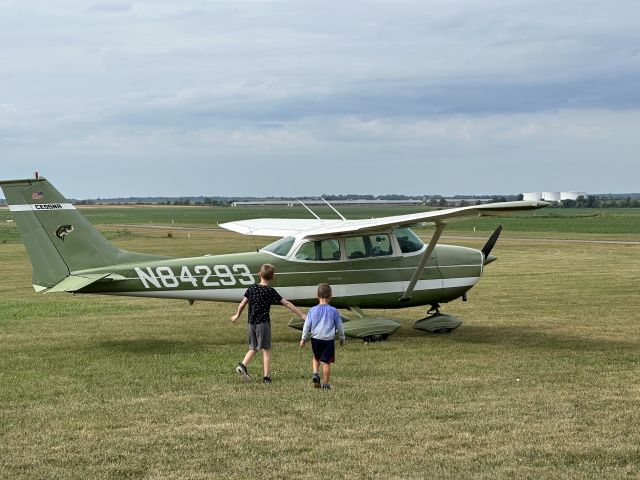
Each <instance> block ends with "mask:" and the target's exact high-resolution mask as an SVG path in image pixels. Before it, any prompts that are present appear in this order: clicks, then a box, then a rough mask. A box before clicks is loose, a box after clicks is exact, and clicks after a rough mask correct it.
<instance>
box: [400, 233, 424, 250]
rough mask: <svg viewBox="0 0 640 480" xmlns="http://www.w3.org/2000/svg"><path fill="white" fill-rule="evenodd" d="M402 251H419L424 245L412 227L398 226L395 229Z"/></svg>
mask: <svg viewBox="0 0 640 480" xmlns="http://www.w3.org/2000/svg"><path fill="white" fill-rule="evenodd" d="M394 233H395V235H396V240H398V245H400V251H401V252H402V253H411V252H417V251H418V250H420V249H421V248H422V246H423V245H424V244H423V243H422V240H420V238H419V237H418V236H417V235H416V234H415V233H413V231H412V230H411V229H410V228H396V229H395V231H394Z"/></svg>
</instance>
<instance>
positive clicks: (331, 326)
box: [302, 303, 344, 340]
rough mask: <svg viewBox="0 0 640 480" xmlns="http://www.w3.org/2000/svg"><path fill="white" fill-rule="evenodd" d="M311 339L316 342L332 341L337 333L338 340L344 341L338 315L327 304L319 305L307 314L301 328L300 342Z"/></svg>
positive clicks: (335, 310)
mask: <svg viewBox="0 0 640 480" xmlns="http://www.w3.org/2000/svg"><path fill="white" fill-rule="evenodd" d="M309 332H311V337H312V338H316V339H318V340H333V339H334V338H335V336H336V332H337V333H338V337H339V338H340V340H344V328H343V326H342V319H341V318H340V313H339V312H338V310H337V309H336V308H335V307H332V306H331V305H329V304H322V303H321V304H319V305H316V306H315V307H313V308H311V310H309V311H308V312H307V319H306V320H305V321H304V327H302V340H306V339H307V336H308V335H309Z"/></svg>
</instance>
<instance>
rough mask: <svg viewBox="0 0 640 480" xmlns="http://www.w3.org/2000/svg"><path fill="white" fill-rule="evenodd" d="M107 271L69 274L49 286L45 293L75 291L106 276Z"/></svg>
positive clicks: (107, 274)
mask: <svg viewBox="0 0 640 480" xmlns="http://www.w3.org/2000/svg"><path fill="white" fill-rule="evenodd" d="M109 275H110V274H109V273H94V274H91V273H88V274H86V275H69V276H68V277H67V278H65V279H64V280H62V281H61V282H60V283H58V284H57V285H55V286H53V287H51V288H50V289H49V290H47V292H46V293H52V292H77V291H78V290H82V289H83V288H84V287H87V286H89V285H91V284H92V283H95V282H97V281H98V280H102V279H103V278H105V277H108V276H109Z"/></svg>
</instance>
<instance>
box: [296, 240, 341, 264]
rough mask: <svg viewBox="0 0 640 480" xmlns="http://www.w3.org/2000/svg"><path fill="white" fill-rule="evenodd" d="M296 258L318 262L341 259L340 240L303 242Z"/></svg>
mask: <svg viewBox="0 0 640 480" xmlns="http://www.w3.org/2000/svg"><path fill="white" fill-rule="evenodd" d="M296 259H297V260H306V261H316V262H317V261H324V262H327V261H335V260H340V242H339V241H338V240H335V239H330V240H316V241H315V242H307V243H303V244H302V245H301V246H300V248H299V249H298V251H297V252H296Z"/></svg>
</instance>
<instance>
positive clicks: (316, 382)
mask: <svg viewBox="0 0 640 480" xmlns="http://www.w3.org/2000/svg"><path fill="white" fill-rule="evenodd" d="M318 301H319V302H320V303H319V304H318V305H316V306H315V307H313V308H311V310H309V311H308V312H307V319H306V320H305V322H304V327H303V328H302V339H301V340H300V347H304V345H305V343H306V339H307V336H308V335H309V333H311V349H312V350H313V357H312V359H311V366H312V368H313V376H312V377H311V380H312V382H313V386H314V387H315V388H320V374H319V373H318V372H319V370H320V363H322V388H323V389H325V390H330V389H331V385H330V384H329V375H330V374H331V364H332V363H333V362H334V361H335V359H336V354H335V351H336V349H335V343H334V339H335V336H336V332H337V333H338V336H339V338H340V345H343V344H344V329H343V327H342V319H341V318H340V313H338V310H336V308H335V307H332V306H331V305H330V303H331V287H330V286H329V285H327V284H326V283H321V284H320V285H318Z"/></svg>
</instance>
